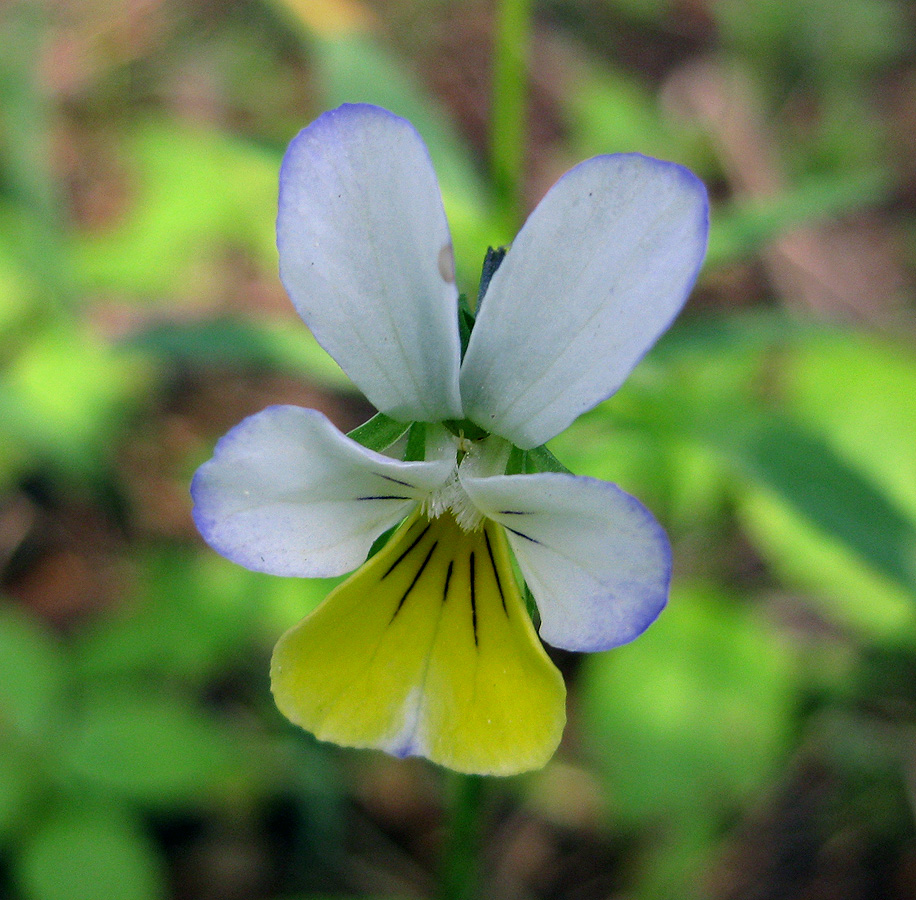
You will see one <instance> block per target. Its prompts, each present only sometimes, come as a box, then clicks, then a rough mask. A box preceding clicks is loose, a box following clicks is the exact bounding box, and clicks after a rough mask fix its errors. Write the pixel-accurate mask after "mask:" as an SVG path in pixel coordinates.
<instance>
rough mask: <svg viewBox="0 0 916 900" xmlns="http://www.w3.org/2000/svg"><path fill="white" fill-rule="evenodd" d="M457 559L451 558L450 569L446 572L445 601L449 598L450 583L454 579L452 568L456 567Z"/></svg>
mask: <svg viewBox="0 0 916 900" xmlns="http://www.w3.org/2000/svg"><path fill="white" fill-rule="evenodd" d="M454 565H455V560H450V561H449V564H448V569H447V570H446V572H445V587H443V588H442V602H443V603H445V601H446V600H448V585H449V582H450V581H451V580H452V569H453V568H454Z"/></svg>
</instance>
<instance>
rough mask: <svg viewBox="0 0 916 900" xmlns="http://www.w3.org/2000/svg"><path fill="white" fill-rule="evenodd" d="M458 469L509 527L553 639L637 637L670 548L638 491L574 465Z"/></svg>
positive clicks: (578, 641) (661, 585) (664, 588)
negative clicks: (517, 471)
mask: <svg viewBox="0 0 916 900" xmlns="http://www.w3.org/2000/svg"><path fill="white" fill-rule="evenodd" d="M459 472H460V474H461V481H462V484H463V486H464V489H465V490H466V491H467V493H468V495H469V496H470V498H471V500H472V502H473V503H474V504H475V505H476V506H477V507H478V508H479V509H480V511H481V512H482V513H483V514H484V515H485V516H486V517H487V518H488V519H493V520H494V521H496V522H498V523H499V524H500V525H502V526H503V527H504V528H505V529H506V534H507V536H508V538H509V543H510V545H511V546H512V550H513V551H514V553H515V558H516V559H517V560H518V565H519V568H520V569H521V572H522V575H523V576H524V577H525V580H526V581H527V582H528V586H529V587H530V588H531V592H532V594H533V595H534V599H535V601H536V602H537V606H538V610H539V611H540V614H541V628H540V634H541V637H542V638H543V639H544V640H545V641H546V642H547V643H548V644H552V645H553V646H554V647H562V648H563V649H566V650H578V651H587V652H592V651H596V650H607V649H609V648H611V647H616V646H618V645H619V644H624V643H626V642H627V641H631V640H633V638H635V637H638V636H639V635H640V634H642V632H643V631H645V629H646V628H648V627H649V625H650V624H651V623H652V622H653V621H654V620H655V619H656V617H657V616H658V614H659V613H660V612H661V611H662V609H663V608H664V606H665V603H666V602H667V597H668V585H669V582H670V579H671V549H670V546H669V544H668V539H667V537H666V535H665V532H664V530H663V529H662V528H661V526H660V525H659V524H658V523H657V522H656V521H655V519H654V518H653V517H652V514H651V513H650V512H649V511H648V510H647V509H646V508H645V507H644V506H643V505H642V504H641V503H639V501H638V500H636V499H635V498H634V497H631V496H630V495H629V494H627V493H625V492H624V491H622V490H620V488H618V487H617V486H616V485H613V484H610V483H609V482H606V481H598V480H596V479H593V478H585V477H580V476H575V475H565V474H560V473H553V472H549V473H542V474H537V475H497V476H494V477H491V478H475V477H471V476H468V475H467V474H465V473H464V471H463V470H459Z"/></svg>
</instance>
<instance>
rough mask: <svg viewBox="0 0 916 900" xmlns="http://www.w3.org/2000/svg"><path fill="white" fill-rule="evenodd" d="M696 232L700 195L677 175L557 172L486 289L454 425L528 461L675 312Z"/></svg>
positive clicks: (616, 382)
mask: <svg viewBox="0 0 916 900" xmlns="http://www.w3.org/2000/svg"><path fill="white" fill-rule="evenodd" d="M708 232H709V214H708V202H707V199H706V190H705V188H704V187H703V184H702V182H701V181H700V180H699V179H697V178H696V177H695V176H694V175H692V174H691V173H690V172H688V171H687V170H686V169H684V168H682V167H681V166H678V165H674V164H673V163H665V162H660V161H659V160H655V159H649V158H648V157H644V156H640V155H639V154H621V155H616V156H598V157H595V158H594V159H590V160H588V161H586V162H584V163H581V164H580V165H578V166H576V167H575V168H574V169H572V170H570V171H569V172H567V173H566V175H564V176H563V177H562V178H561V179H560V180H559V181H558V182H557V183H556V184H555V185H554V186H553V188H551V190H550V191H549V192H548V193H547V195H546V196H545V197H544V199H543V200H542V201H541V202H540V204H539V205H538V207H537V208H536V209H535V210H534V212H533V213H532V214H531V216H530V217H529V219H528V221H527V222H526V223H525V226H524V227H523V228H522V230H521V231H520V232H519V234H518V237H517V238H516V239H515V241H514V242H513V244H512V247H511V249H510V250H509V252H508V253H507V255H506V257H505V259H504V260H503V262H502V265H501V266H500V267H499V269H498V270H497V271H496V274H495V275H494V276H493V279H492V281H491V282H490V286H489V288H488V290H487V293H486V295H485V297H484V300H483V304H482V307H481V309H480V312H479V314H478V317H477V323H476V325H475V326H474V331H473V333H472V335H471V341H470V345H469V346H468V350H467V354H466V355H465V358H464V363H463V365H462V369H461V395H462V399H463V402H464V409H465V415H466V416H468V417H469V418H471V419H472V420H473V421H474V422H476V423H477V424H478V425H480V426H481V427H483V428H485V429H486V430H487V431H490V432H495V433H496V434H500V435H502V436H503V437H505V438H508V439H509V440H510V441H512V442H513V443H514V444H517V445H518V446H519V447H522V448H524V449H528V448H531V447H535V446H538V445H539V444H543V443H544V442H546V441H547V440H549V439H550V438H552V437H554V436H555V435H557V434H559V432H561V431H562V430H563V429H564V428H566V427H567V426H568V425H569V424H570V423H571V422H573V421H574V420H575V419H576V418H577V417H578V416H579V415H581V414H582V413H583V412H585V411H586V410H587V409H590V408H591V407H593V406H594V405H595V404H596V403H599V402H600V401H602V400H604V399H606V398H607V397H609V396H610V395H611V394H613V393H614V392H615V391H616V390H617V388H619V387H620V385H621V384H622V383H623V381H624V379H625V378H626V377H627V375H628V374H629V373H630V371H631V370H632V369H633V367H634V366H635V365H636V363H637V362H638V361H639V360H640V359H641V358H642V357H643V355H644V354H645V353H646V351H647V350H648V349H649V348H650V347H651V346H652V344H654V343H655V341H656V340H657V339H658V337H659V335H661V334H662V332H663V331H665V329H667V328H668V326H669V325H670V324H671V322H672V320H673V319H674V317H675V315H677V313H678V311H679V310H680V309H681V307H682V306H683V304H684V302H685V300H686V299H687V295H688V293H689V292H690V289H691V287H692V286H693V283H694V281H695V280H696V276H697V274H698V272H699V269H700V265H701V263H702V260H703V256H704V254H705V252H706V240H707V236H708Z"/></svg>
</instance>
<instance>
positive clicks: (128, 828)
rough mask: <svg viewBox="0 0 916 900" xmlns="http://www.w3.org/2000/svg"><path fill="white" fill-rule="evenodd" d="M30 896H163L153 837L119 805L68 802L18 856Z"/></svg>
mask: <svg viewBox="0 0 916 900" xmlns="http://www.w3.org/2000/svg"><path fill="white" fill-rule="evenodd" d="M16 875H17V880H18V881H19V884H20V887H21V890H22V893H23V895H24V896H25V897H28V898H29V900H102V898H104V900H163V898H165V896H166V885H165V878H164V873H163V869H162V864H161V862H160V860H159V858H158V855H157V853H156V851H155V849H154V847H153V846H152V844H151V842H150V840H149V838H148V837H147V836H146V834H144V833H143V831H142V830H141V829H140V828H139V826H138V824H137V823H136V822H135V821H134V820H133V819H132V818H130V817H128V816H127V815H124V814H120V813H119V812H118V811H117V810H114V809H112V810H99V809H93V808H91V807H90V808H83V807H80V808H77V807H65V808H62V809H60V810H58V811H57V812H56V814H54V815H53V816H52V817H51V818H50V819H49V820H48V821H46V822H45V823H44V825H43V826H42V827H41V828H39V829H38V830H37V831H36V832H35V833H34V834H32V835H31V836H30V838H29V840H28V841H27V842H26V843H25V844H24V846H23V847H22V851H21V854H20V855H19V857H18V858H17V860H16Z"/></svg>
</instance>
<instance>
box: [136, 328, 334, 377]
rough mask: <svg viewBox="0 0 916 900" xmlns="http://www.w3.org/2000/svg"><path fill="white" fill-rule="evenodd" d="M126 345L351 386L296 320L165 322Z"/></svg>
mask: <svg viewBox="0 0 916 900" xmlns="http://www.w3.org/2000/svg"><path fill="white" fill-rule="evenodd" d="M126 344H127V345H128V346H129V347H131V348H133V349H136V350H142V351H145V352H147V353H153V354H155V355H156V356H159V357H162V358H164V359H166V360H168V361H169V362H170V363H171V364H172V365H174V364H183V365H186V366H192V367H201V366H232V367H240V366H241V367H249V368H254V369H274V370H278V371H281V372H289V373H291V374H294V375H307V376H308V377H309V378H310V379H311V380H313V381H316V382H318V383H320V384H323V385H325V386H326V387H329V388H336V389H342V390H347V389H352V383H351V382H350V380H349V379H348V378H347V376H346V375H344V373H343V372H342V371H341V369H340V366H338V365H337V363H336V362H334V360H333V359H331V357H330V356H328V354H327V353H325V351H324V350H323V349H322V348H321V346H320V345H319V344H318V342H317V341H316V340H315V339H314V338H313V337H312V335H311V334H310V332H309V331H308V330H307V329H306V328H305V327H304V326H303V324H302V323H301V322H299V320H298V319H291V320H290V321H288V322H278V323H269V324H268V323H260V322H248V321H245V320H243V319H234V318H224V319H211V320H207V321H203V322H164V323H161V324H157V325H151V326H149V327H148V328H144V329H142V330H141V331H139V332H137V333H136V334H134V335H133V336H131V337H130V338H128V339H127V341H126Z"/></svg>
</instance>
